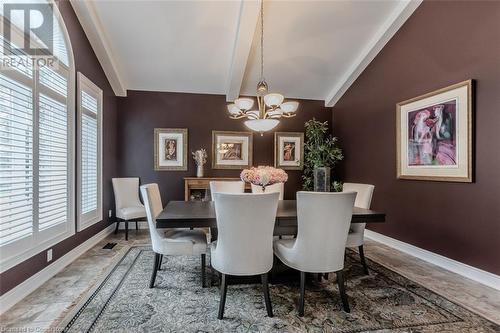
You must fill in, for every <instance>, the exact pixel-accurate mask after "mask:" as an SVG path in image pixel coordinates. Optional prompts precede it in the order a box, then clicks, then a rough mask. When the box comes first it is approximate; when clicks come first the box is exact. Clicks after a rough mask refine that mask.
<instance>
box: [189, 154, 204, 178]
mask: <svg viewBox="0 0 500 333" xmlns="http://www.w3.org/2000/svg"><path fill="white" fill-rule="evenodd" d="M191 154H192V155H193V160H194V161H195V162H196V177H199V178H201V177H203V166H204V165H205V163H207V152H206V150H205V149H203V148H202V149H198V150H196V151H193V152H191Z"/></svg>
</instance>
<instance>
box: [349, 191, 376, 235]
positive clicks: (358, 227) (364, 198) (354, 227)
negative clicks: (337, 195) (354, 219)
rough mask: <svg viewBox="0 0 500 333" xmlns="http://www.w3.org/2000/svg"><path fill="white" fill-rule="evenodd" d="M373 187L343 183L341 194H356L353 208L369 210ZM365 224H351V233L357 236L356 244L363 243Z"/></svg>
mask: <svg viewBox="0 0 500 333" xmlns="http://www.w3.org/2000/svg"><path fill="white" fill-rule="evenodd" d="M374 190H375V186H374V185H370V184H358V183H344V184H343V189H342V191H343V192H356V201H355V202H354V206H356V207H359V208H364V209H370V206H371V203H372V197H373V191H374ZM365 226H366V223H353V224H351V232H353V233H355V234H358V235H359V237H358V238H357V239H358V240H357V243H358V244H359V243H363V234H364V232H365Z"/></svg>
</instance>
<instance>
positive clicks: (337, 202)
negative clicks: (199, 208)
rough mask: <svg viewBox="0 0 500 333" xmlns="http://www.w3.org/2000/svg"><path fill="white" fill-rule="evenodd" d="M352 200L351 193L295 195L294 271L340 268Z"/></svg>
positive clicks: (317, 271)
mask: <svg viewBox="0 0 500 333" xmlns="http://www.w3.org/2000/svg"><path fill="white" fill-rule="evenodd" d="M355 198H356V193H355V192H346V193H334V192H305V191H300V192H297V219H298V221H297V222H298V233H297V239H296V241H295V244H294V246H293V249H292V252H294V258H293V262H294V263H295V264H296V267H297V268H298V269H300V270H301V271H304V272H311V273H326V272H335V271H338V270H341V269H342V268H344V252H345V245H346V241H347V233H348V232H349V225H350V223H351V219H352V211H353V207H354V200H355Z"/></svg>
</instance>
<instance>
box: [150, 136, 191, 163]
mask: <svg viewBox="0 0 500 333" xmlns="http://www.w3.org/2000/svg"><path fill="white" fill-rule="evenodd" d="M154 150H155V151H154V169H155V171H187V169H188V165H187V155H188V129H187V128H155V129H154Z"/></svg>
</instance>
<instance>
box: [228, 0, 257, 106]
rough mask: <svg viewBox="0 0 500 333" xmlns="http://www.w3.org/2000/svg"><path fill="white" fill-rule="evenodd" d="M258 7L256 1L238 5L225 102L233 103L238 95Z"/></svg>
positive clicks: (242, 2) (255, 24) (253, 32)
mask: <svg viewBox="0 0 500 333" xmlns="http://www.w3.org/2000/svg"><path fill="white" fill-rule="evenodd" d="M259 5H260V3H259V1H258V0H252V1H245V0H242V1H241V4H240V15H239V17H238V25H237V29H236V36H235V39H234V44H233V56H232V59H231V66H230V67H229V74H228V77H227V84H226V100H227V101H228V102H232V101H234V100H235V99H236V98H238V96H239V94H240V89H241V83H242V82H243V76H244V75H245V68H246V66H247V61H248V56H249V55H250V49H251V48H252V42H253V36H254V34H255V28H256V26H257V22H258V20H259V10H260V6H259Z"/></svg>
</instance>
